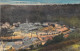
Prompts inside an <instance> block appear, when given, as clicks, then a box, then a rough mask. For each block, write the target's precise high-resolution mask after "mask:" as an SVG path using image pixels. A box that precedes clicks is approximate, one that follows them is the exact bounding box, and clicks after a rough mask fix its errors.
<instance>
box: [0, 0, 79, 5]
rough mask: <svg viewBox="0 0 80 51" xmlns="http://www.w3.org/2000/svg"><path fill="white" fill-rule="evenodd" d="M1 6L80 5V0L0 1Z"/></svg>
mask: <svg viewBox="0 0 80 51" xmlns="http://www.w3.org/2000/svg"><path fill="white" fill-rule="evenodd" d="M0 4H36V5H37V4H80V0H0Z"/></svg>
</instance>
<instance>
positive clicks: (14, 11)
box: [1, 4, 80, 23]
mask: <svg viewBox="0 0 80 51" xmlns="http://www.w3.org/2000/svg"><path fill="white" fill-rule="evenodd" d="M60 17H68V18H70V17H78V18H79V17H80V4H66V5H1V21H2V22H10V23H13V22H18V21H20V22H25V20H26V18H27V19H28V21H31V22H35V21H40V22H43V21H54V19H56V18H57V19H59V18H60ZM79 19H80V18H79Z"/></svg>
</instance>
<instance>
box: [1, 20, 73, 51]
mask: <svg viewBox="0 0 80 51" xmlns="http://www.w3.org/2000/svg"><path fill="white" fill-rule="evenodd" d="M5 28H6V29H9V30H8V32H11V30H12V31H13V32H12V33H11V34H10V35H9V36H1V37H0V49H1V51H3V50H9V49H15V50H19V49H30V47H29V46H30V45H34V46H35V48H36V47H37V46H39V45H40V44H41V45H44V44H45V43H46V41H47V40H52V38H54V37H55V36H58V35H60V34H63V35H64V38H67V37H68V36H69V33H70V32H72V31H73V29H71V28H69V27H68V26H66V25H64V24H59V23H58V22H43V23H40V22H35V23H30V22H28V21H27V20H26V22H25V23H20V22H17V23H13V25H12V26H11V25H10V24H9V23H8V22H6V23H4V24H1V29H5Z"/></svg>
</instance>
